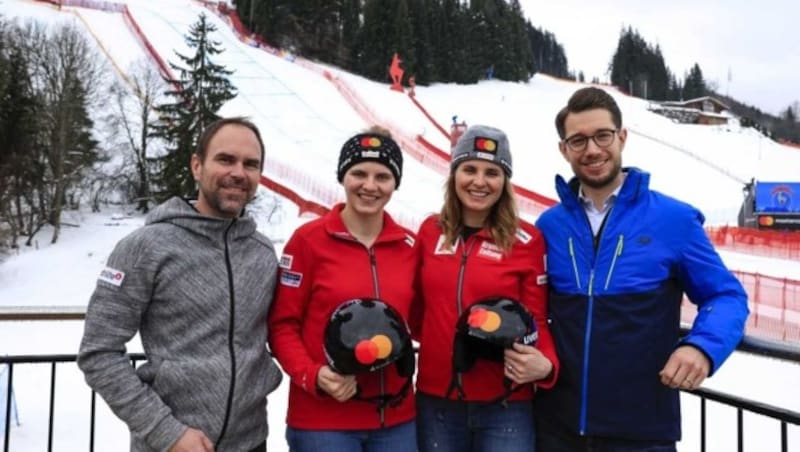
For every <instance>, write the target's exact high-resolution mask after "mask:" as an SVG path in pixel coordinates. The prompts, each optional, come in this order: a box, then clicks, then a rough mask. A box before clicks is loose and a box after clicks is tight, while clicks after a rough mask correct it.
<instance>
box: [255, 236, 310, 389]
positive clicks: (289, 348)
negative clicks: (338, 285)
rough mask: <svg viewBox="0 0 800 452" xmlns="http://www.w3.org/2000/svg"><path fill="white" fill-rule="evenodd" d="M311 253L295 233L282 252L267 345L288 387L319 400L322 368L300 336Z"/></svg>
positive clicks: (304, 241)
mask: <svg viewBox="0 0 800 452" xmlns="http://www.w3.org/2000/svg"><path fill="white" fill-rule="evenodd" d="M311 249H312V247H311V246H310V245H309V244H308V243H307V242H306V240H305V238H304V237H303V236H302V235H300V234H298V233H297V232H295V234H294V235H293V236H292V237H291V238H290V239H289V241H288V242H287V243H286V246H285V247H284V248H283V257H282V258H281V268H280V269H279V277H278V286H277V289H276V292H275V300H273V302H272V308H271V309H270V313H269V319H268V325H269V344H270V349H271V350H272V352H273V354H274V355H275V358H276V359H277V360H278V362H279V363H280V364H281V367H283V370H284V372H286V374H287V375H289V378H290V379H291V381H292V383H294V384H296V385H297V386H299V387H301V388H303V389H304V390H305V391H306V392H308V393H309V394H312V395H315V396H319V395H320V394H319V393H318V392H317V373H319V369H320V368H321V367H322V366H323V364H322V363H319V362H315V361H314V359H313V358H312V357H311V355H310V354H309V352H308V350H307V349H306V346H305V343H304V342H303V336H302V327H303V321H304V318H305V312H306V309H307V307H308V303H309V300H310V298H311V285H312V284H311V282H312V280H313V262H314V261H313V259H314V256H313V253H312V252H311Z"/></svg>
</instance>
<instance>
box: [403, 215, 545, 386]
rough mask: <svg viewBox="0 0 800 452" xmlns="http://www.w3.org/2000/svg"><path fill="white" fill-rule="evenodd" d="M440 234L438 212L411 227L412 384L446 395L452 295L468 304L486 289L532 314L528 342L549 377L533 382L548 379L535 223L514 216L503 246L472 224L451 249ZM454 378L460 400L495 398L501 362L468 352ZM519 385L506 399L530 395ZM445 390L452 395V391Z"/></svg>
mask: <svg viewBox="0 0 800 452" xmlns="http://www.w3.org/2000/svg"><path fill="white" fill-rule="evenodd" d="M443 241H444V235H443V234H442V230H441V228H440V226H439V217H438V215H433V216H431V217H428V218H427V219H426V220H425V222H424V223H423V224H422V226H420V230H419V233H418V235H417V246H418V247H419V253H420V268H419V270H418V271H419V276H418V278H419V280H418V284H419V298H420V300H421V301H420V303H419V304H417V305H415V306H414V313H413V315H412V317H413V319H414V321H413V322H412V325H411V328H412V331H413V332H414V333H415V338H417V339H418V340H419V341H420V352H419V369H418V373H417V391H419V392H421V393H424V394H427V395H432V396H436V397H445V396H446V395H447V392H448V389H449V386H450V382H451V378H452V355H453V338H454V336H455V330H456V323H457V321H458V318H459V311H458V301H459V298H460V300H461V306H462V312H463V311H464V310H466V309H467V308H468V307H469V306H470V305H472V304H474V303H476V302H478V301H481V300H482V299H485V298H488V297H494V296H503V297H508V298H512V299H515V300H517V301H519V302H521V303H522V304H524V305H525V306H526V307H527V308H528V309H529V310H530V311H531V313H532V314H533V316H534V317H535V320H536V326H537V328H538V330H539V338H538V341H537V343H536V347H537V348H538V349H539V350H540V351H541V352H542V353H543V354H544V355H545V356H546V357H547V358H548V359H550V361H551V362H552V363H553V374H552V376H551V378H549V379H548V380H547V381H540V382H537V385H538V386H540V387H542V388H549V387H552V385H553V384H554V383H555V380H556V377H557V375H558V366H559V365H558V359H557V358H556V351H555V346H554V345H553V338H552V336H551V335H550V329H549V328H548V326H547V276H546V272H545V271H546V269H545V262H544V261H545V242H544V238H543V237H542V235H541V233H540V232H539V230H538V229H536V227H534V226H533V225H531V224H529V223H526V222H524V221H521V220H520V222H519V229H518V230H517V234H516V240H515V241H514V244H513V246H512V249H511V251H510V253H508V254H504V253H503V252H502V251H501V250H500V249H499V248H498V247H497V245H495V243H494V241H493V240H492V239H491V235H490V234H489V232H488V231H487V230H481V231H478V232H477V233H475V234H474V235H473V236H471V237H469V238H468V239H467V240H466V243H465V242H464V241H463V240H461V239H459V240H458V242H457V243H456V246H455V247H454V248H453V249H447V248H445V247H444V246H443ZM462 271H463V274H462V275H461V276H460V275H459V274H460V273H461V272H462ZM462 385H463V388H464V392H465V394H466V398H465V400H467V401H480V402H486V401H491V400H495V399H496V398H497V397H499V396H501V395H502V394H503V390H504V389H503V365H502V363H499V362H493V361H488V360H485V359H478V360H476V362H475V365H474V366H473V367H472V369H470V370H469V371H468V372H465V373H463V374H462ZM524 386H525V387H523V388H521V389H520V390H518V391H516V392H514V393H513V394H512V396H511V397H510V398H509V400H512V401H513V400H531V399H532V398H533V385H530V384H528V385H524ZM450 398H451V399H456V398H457V394H456V392H455V391H454V392H452V393H451V394H450Z"/></svg>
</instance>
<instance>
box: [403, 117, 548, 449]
mask: <svg viewBox="0 0 800 452" xmlns="http://www.w3.org/2000/svg"><path fill="white" fill-rule="evenodd" d="M450 168H451V171H450V176H449V178H448V180H447V184H446V193H445V201H444V206H443V207H442V212H441V214H439V215H434V216H431V217H429V218H427V219H426V220H425V221H424V223H423V224H422V226H420V230H419V232H418V234H417V246H418V252H419V256H420V267H419V269H418V271H419V276H418V280H417V281H418V285H419V288H418V291H419V296H420V299H421V301H420V302H419V303H416V304H415V305H414V306H413V307H412V311H413V314H412V318H413V322H412V325H411V326H412V332H413V333H414V334H415V337H416V338H417V339H418V340H419V342H420V350H419V373H418V375H417V438H418V446H419V450H420V451H421V452H428V451H434V450H435V451H453V452H465V451H503V452H517V451H532V450H533V448H534V423H533V408H532V403H531V400H532V398H533V396H534V392H535V386H540V387H545V388H546V387H550V386H552V385H553V383H554V382H555V379H556V376H557V373H558V361H557V359H556V354H555V348H554V346H553V340H552V337H551V335H550V331H549V329H548V326H547V322H546V313H547V277H546V274H545V263H544V260H545V244H544V240H543V238H542V236H541V235H540V233H539V231H538V230H537V229H536V228H535V227H534V226H532V225H531V224H529V223H526V222H524V221H522V220H521V219H519V217H518V216H517V211H516V206H515V202H514V193H513V191H512V186H511V182H510V180H509V179H510V177H511V153H510V149H509V144H508V138H507V137H506V135H505V133H503V132H502V131H500V130H498V129H495V128H492V127H487V126H472V127H470V128H469V129H467V131H466V132H465V133H464V135H463V136H461V137H460V138H459V140H458V142H457V143H456V146H455V148H454V149H453V153H452V158H451V163H450ZM491 297H504V298H508V299H513V300H516V301H517V302H519V303H521V304H522V305H523V306H525V307H526V308H527V309H528V311H530V313H532V314H533V317H534V319H535V324H536V327H537V329H538V334H539V337H538V341H537V343H536V346H535V347H534V346H527V345H522V344H519V343H515V344H513V348H511V349H506V350H505V352H504V355H503V362H495V361H491V360H488V359H476V360H475V362H474V364H473V365H472V366H471V368H470V369H469V370H467V371H465V372H463V373H458V372H454V370H453V368H454V366H453V363H452V358H451V356H453V348H454V347H453V342H454V336H455V334H456V324H457V322H458V320H459V318H460V316H461V314H462V313H463V312H464V311H465V310H467V309H468V308H469V307H470V306H471V305H473V304H475V303H478V302H481V301H483V300H486V299H487V298H491ZM504 380H505V382H508V383H513V385H512V386H513V391H512V392H510V394H509V392H507V391H506V390H505V386H504ZM454 386H456V387H457V389H458V391H454V390H453V389H454Z"/></svg>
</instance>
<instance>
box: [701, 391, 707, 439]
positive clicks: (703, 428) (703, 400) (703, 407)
mask: <svg viewBox="0 0 800 452" xmlns="http://www.w3.org/2000/svg"><path fill="white" fill-rule="evenodd" d="M700 452H706V398H705V397H703V396H700Z"/></svg>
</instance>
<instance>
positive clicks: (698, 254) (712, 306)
mask: <svg viewBox="0 0 800 452" xmlns="http://www.w3.org/2000/svg"><path fill="white" fill-rule="evenodd" d="M682 237H683V238H684V239H683V240H685V242H684V244H683V245H684V246H683V248H682V251H681V255H680V260H679V265H678V277H679V279H680V282H681V284H682V286H683V289H684V291H685V292H686V295H687V296H688V297H689V300H690V301H691V302H692V303H694V304H696V305H697V317H696V318H695V321H694V324H693V325H692V329H691V331H690V332H689V334H688V335H687V336H686V337H685V338H683V340H682V341H681V345H683V344H691V345H693V346H695V347H697V348H699V349H700V350H702V351H703V352H704V353H705V354H706V356H707V357H708V358H709V360H710V362H711V372H710V373H711V374H713V373H714V372H715V371H716V370H717V369H718V368H719V366H720V365H722V363H723V362H724V361H725V359H727V357H728V356H729V355H730V354H731V353H732V352H733V350H734V349H735V348H736V345H737V344H738V343H739V341H740V340H741V339H742V336H743V335H744V325H745V321H746V320H747V315H748V313H749V309H748V307H747V293H745V291H744V288H743V287H742V284H741V283H740V282H739V280H738V279H736V277H735V276H734V275H733V274H732V273H731V272H730V271H729V270H728V269H727V268H726V267H725V264H724V263H723V262H722V259H720V257H719V254H717V252H716V250H715V249H714V247H713V245H712V244H711V241H710V240H709V239H708V236H707V235H706V233H705V230H704V229H703V217H702V214H700V212H698V211H696V210H693V211H692V218H691V219H690V220H689V221H687V222H686V230H685V231H684V234H683V235H682Z"/></svg>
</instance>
